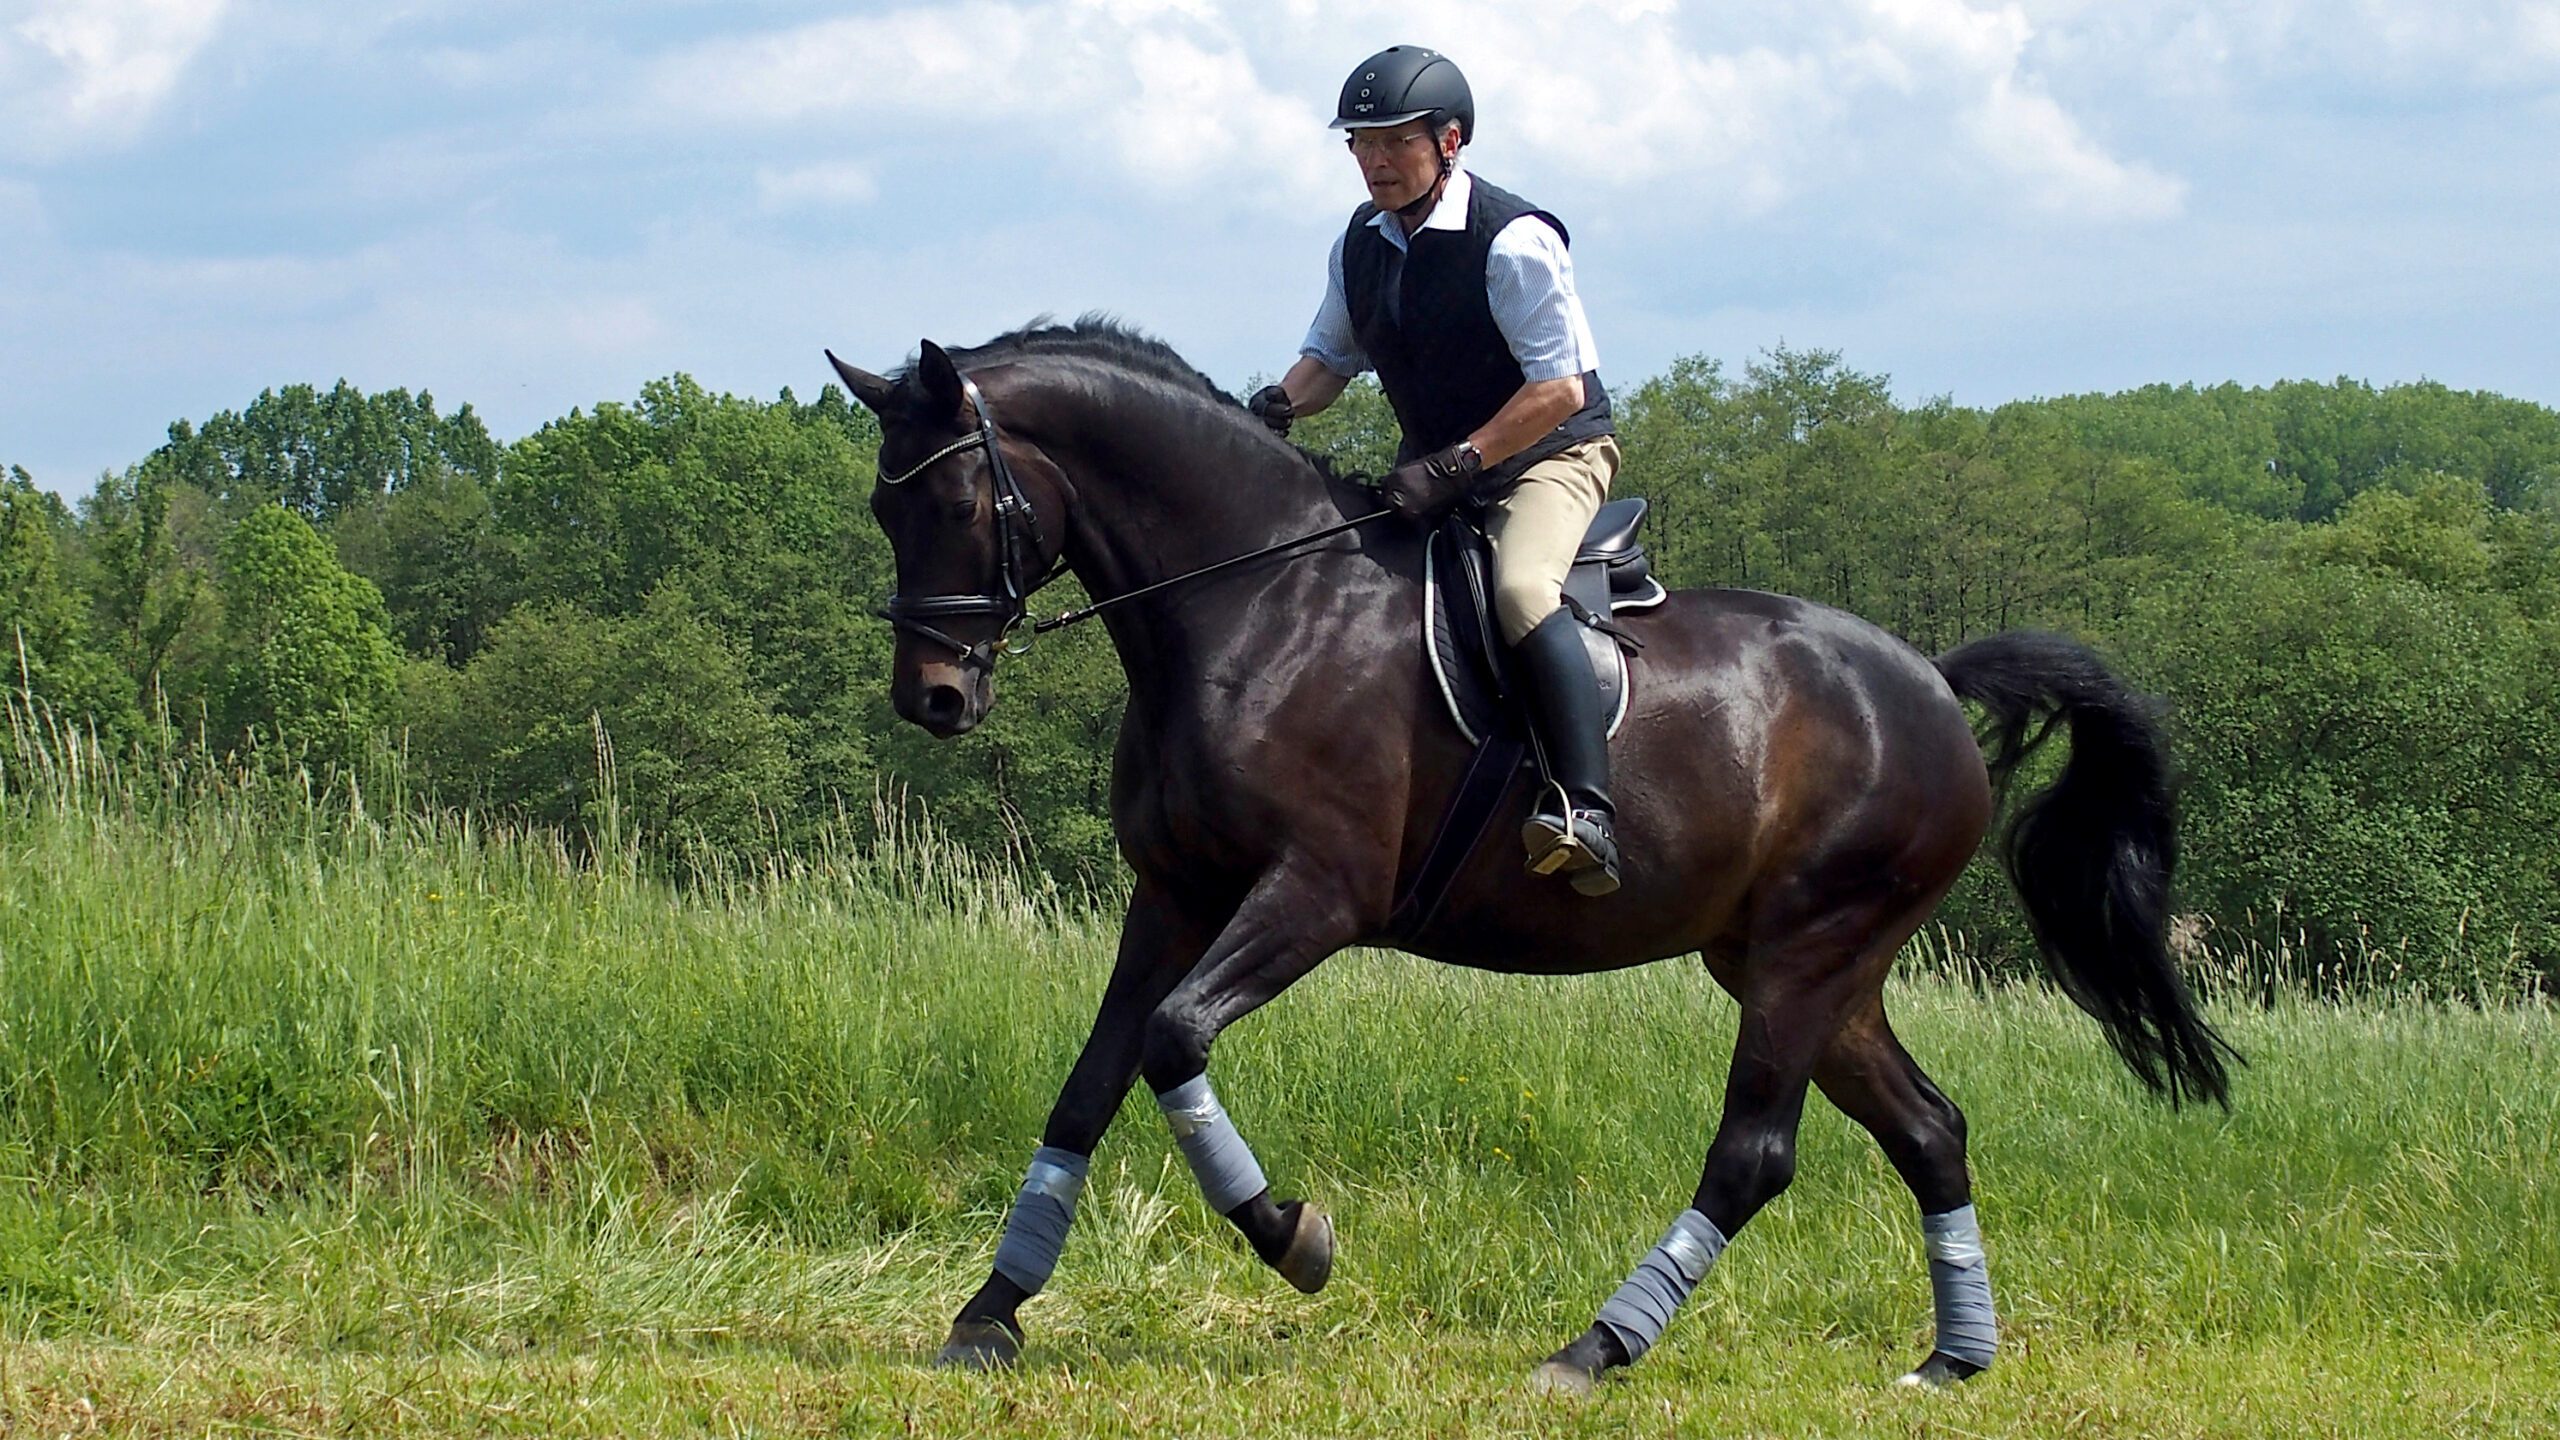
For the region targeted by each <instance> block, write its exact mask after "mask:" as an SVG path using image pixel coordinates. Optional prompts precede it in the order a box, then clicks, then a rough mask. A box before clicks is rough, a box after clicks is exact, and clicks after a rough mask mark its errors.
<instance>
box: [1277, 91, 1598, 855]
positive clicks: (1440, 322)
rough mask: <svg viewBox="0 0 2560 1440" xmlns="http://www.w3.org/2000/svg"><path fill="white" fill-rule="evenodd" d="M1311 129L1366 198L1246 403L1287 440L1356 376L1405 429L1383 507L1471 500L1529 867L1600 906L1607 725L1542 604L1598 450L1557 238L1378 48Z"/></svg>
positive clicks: (1455, 120)
mask: <svg viewBox="0 0 2560 1440" xmlns="http://www.w3.org/2000/svg"><path fill="white" fill-rule="evenodd" d="M1331 128H1333V129H1336V130H1348V131H1349V132H1351V133H1350V135H1349V137H1348V139H1349V143H1350V148H1351V156H1352V159H1353V160H1354V161H1355V162H1357V164H1358V165H1359V167H1360V174H1361V178H1362V179H1363V180H1365V181H1366V182H1367V184H1368V187H1369V203H1367V204H1364V205H1362V206H1361V207H1360V208H1359V209H1358V210H1356V211H1354V212H1353V213H1352V216H1351V223H1350V225H1349V226H1348V227H1347V228H1346V229H1345V230H1344V232H1343V233H1342V234H1341V235H1340V236H1338V237H1337V238H1336V239H1335V240H1334V242H1333V256H1332V260H1331V262H1330V272H1331V273H1330V277H1329V283H1328V285H1327V287H1326V290H1325V298H1324V304H1323V305H1322V306H1321V307H1320V308H1319V309H1318V310H1317V311H1316V318H1315V323H1314V324H1313V325H1312V326H1310V327H1309V328H1308V331H1307V338H1306V341H1305V343H1304V344H1303V345H1302V346H1300V348H1299V352H1298V353H1299V359H1298V361H1297V363H1296V364H1294V365H1292V366H1290V367H1289V373H1288V374H1287V375H1285V376H1283V377H1282V378H1281V381H1280V383H1279V384H1277V385H1269V386H1265V387H1263V388H1262V389H1261V390H1259V391H1257V392H1255V394H1254V396H1253V398H1252V399H1251V400H1250V401H1248V402H1247V405H1248V406H1249V408H1251V410H1252V411H1253V413H1254V414H1255V415H1257V416H1259V417H1261V419H1262V421H1263V423H1264V424H1266V425H1269V426H1270V427H1271V428H1272V429H1273V430H1275V431H1277V432H1279V433H1281V434H1284V435H1285V434H1287V433H1288V430H1289V422H1290V421H1291V420H1292V419H1293V418H1295V417H1298V416H1302V415H1313V414H1315V413H1316V412H1317V411H1320V410H1322V409H1324V408H1325V407H1326V406H1327V405H1330V404H1332V403H1333V401H1334V399H1335V398H1336V397H1337V396H1339V395H1341V393H1342V390H1343V387H1344V386H1346V385H1348V384H1349V383H1350V382H1351V379H1352V377H1354V376H1356V375H1358V374H1360V373H1361V372H1362V371H1364V370H1369V369H1373V368H1374V369H1375V370H1376V371H1377V372H1378V382H1379V384H1380V385H1381V386H1382V387H1383V388H1384V389H1385V390H1386V393H1387V402H1388V404H1390V405H1391V406H1393V407H1394V409H1395V412H1396V422H1397V424H1398V426H1399V427H1400V428H1401V429H1402V430H1403V432H1404V443H1403V445H1402V446H1401V447H1400V448H1399V450H1398V451H1397V459H1398V460H1399V461H1400V462H1401V463H1399V464H1398V465H1397V466H1396V468H1395V469H1394V470H1393V471H1392V472H1390V473H1389V474H1388V476H1387V478H1386V480H1385V481H1384V482H1383V485H1382V487H1381V488H1382V489H1383V491H1384V493H1385V495H1386V498H1387V503H1388V504H1390V505H1392V506H1393V507H1394V508H1396V509H1397V510H1399V511H1402V512H1404V513H1405V514H1408V515H1411V516H1414V517H1416V518H1418V519H1427V518H1429V517H1432V516H1436V515H1438V514H1439V513H1441V512H1442V511H1445V510H1447V509H1448V508H1449V507H1450V506H1452V505H1454V504H1456V503H1457V502H1458V501H1459V500H1461V499H1466V498H1474V499H1477V500H1480V501H1482V502H1484V504H1485V506H1486V510H1485V534H1486V536H1487V538H1488V539H1490V540H1491V541H1492V545H1493V567H1494V611H1495V618H1496V621H1497V622H1498V623H1499V624H1500V626H1501V629H1502V637H1503V639H1504V641H1505V642H1506V643H1508V644H1509V645H1510V646H1511V649H1512V653H1513V655H1515V656H1516V657H1518V660H1519V664H1520V669H1521V670H1522V671H1523V672H1525V673H1526V675H1527V677H1528V681H1529V686H1530V688H1531V690H1532V691H1533V692H1534V693H1535V696H1536V701H1535V704H1534V705H1533V707H1532V710H1533V713H1534V716H1535V723H1536V727H1537V731H1538V740H1539V743H1540V745H1541V747H1542V748H1543V749H1544V751H1545V753H1546V757H1547V763H1548V767H1549V770H1550V772H1551V773H1552V774H1553V776H1554V778H1555V780H1556V782H1557V788H1560V789H1561V791H1562V792H1563V793H1562V794H1561V795H1559V794H1557V793H1556V789H1550V790H1549V791H1548V792H1547V793H1546V794H1545V795H1544V796H1543V797H1542V798H1541V800H1540V802H1539V805H1538V808H1537V811H1536V813H1535V814H1533V815H1532V816H1531V817H1530V820H1529V823H1528V824H1527V826H1526V827H1524V829H1523V830H1522V832H1521V837H1522V839H1523V840H1524V841H1526V842H1527V844H1528V848H1529V870H1530V872H1531V873H1532V874H1538V875H1554V874H1562V875H1565V876H1567V877H1568V878H1569V879H1570V880H1571V881H1572V883H1573V888H1574V889H1576V890H1577V891H1580V892H1581V893H1583V894H1585V895H1606V894H1608V893H1609V892H1611V891H1613V890H1615V889H1617V888H1618V847H1617V839H1616V836H1615V834H1614V833H1613V827H1614V821H1615V810H1614V808H1613V807H1612V806H1611V804H1610V802H1609V749H1608V723H1609V717H1608V715H1607V713H1606V712H1605V711H1604V710H1603V709H1602V706H1601V695H1600V690H1599V687H1598V686H1597V685H1596V684H1595V683H1594V682H1593V678H1592V673H1591V660H1590V657H1589V655H1588V654H1587V653H1586V652H1585V649H1584V646H1583V641H1582V634H1581V623H1580V621H1579V620H1578V619H1577V618H1576V617H1575V616H1574V615H1573V613H1572V612H1571V610H1570V609H1568V608H1566V607H1565V606H1564V605H1563V604H1562V591H1563V586H1564V579H1565V574H1566V572H1567V571H1568V570H1570V569H1571V568H1572V565H1573V555H1574V551H1575V549H1576V547H1577V546H1579V544H1580V543H1581V540H1582V536H1583V532H1584V531H1585V530H1586V529H1588V528H1589V526H1590V524H1591V518H1592V516H1593V515H1594V514H1596V513H1597V512H1598V511H1599V508H1600V504H1601V502H1602V501H1604V500H1606V499H1607V498H1608V494H1609V481H1610V478H1611V477H1612V476H1614V475H1615V474H1616V473H1617V469H1618V442H1617V438H1616V427H1615V426H1614V425H1613V424H1612V423H1611V421H1610V418H1609V396H1608V392H1607V391H1605V390H1603V389H1602V388H1601V385H1600V375H1599V372H1598V368H1597V367H1598V365H1599V353H1598V349H1597V347H1595V346H1594V345H1593V344H1592V340H1591V326H1590V322H1589V321H1587V320H1586V319H1585V318H1584V317H1583V313H1582V301H1581V299H1580V297H1579V296H1577V295H1576V294H1575V293H1574V288H1573V260H1572V257H1571V256H1570V255H1569V254H1568V253H1567V252H1566V249H1565V243H1566V236H1565V228H1564V223H1563V222H1562V221H1560V220H1558V219H1556V218H1555V217H1554V216H1553V215H1550V214H1548V213H1547V212H1545V211H1543V210H1541V209H1539V208H1537V207H1536V206H1534V205H1532V204H1530V203H1529V202H1528V201H1526V200H1523V199H1521V198H1520V197H1518V196H1516V195H1513V194H1511V193H1510V192H1508V191H1506V190H1501V189H1498V188H1496V187H1495V186H1493V185H1491V184H1489V183H1487V182H1485V181H1483V180H1479V179H1476V178H1475V177H1473V176H1471V175H1469V174H1468V173H1467V171H1466V170H1465V169H1464V168H1463V167H1461V166H1460V165H1459V164H1458V151H1459V148H1460V147H1461V146H1463V145H1465V144H1466V143H1467V142H1468V141H1470V140H1472V139H1473V138H1474V136H1475V97H1474V95H1473V94H1472V93H1471V92H1470V91H1469V90H1468V88H1467V80H1466V77H1465V76H1464V75H1461V74H1459V73H1458V67H1457V66H1456V65H1455V64H1452V63H1451V62H1450V61H1449V59H1448V57H1446V56H1444V55H1441V54H1439V53H1438V52H1436V51H1432V50H1425V49H1422V48H1421V47H1419V46H1413V45H1398V46H1394V47H1392V48H1390V49H1386V50H1381V51H1379V52H1378V53H1377V54H1375V55H1372V56H1370V57H1369V58H1368V59H1367V60H1364V61H1362V62H1361V63H1360V65H1359V67H1358V68H1357V69H1355V70H1353V71H1352V72H1351V78H1350V79H1348V80H1346V81H1344V82H1343V86H1342V98H1341V101H1340V103H1339V104H1338V105H1337V106H1336V108H1335V114H1334V119H1333V124H1332V126H1331Z"/></svg>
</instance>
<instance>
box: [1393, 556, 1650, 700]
mask: <svg viewBox="0 0 2560 1440" xmlns="http://www.w3.org/2000/svg"><path fill="white" fill-rule="evenodd" d="M1472 558H1473V557H1470V556H1465V555H1459V556H1458V557H1456V558H1455V559H1454V560H1452V559H1451V558H1450V547H1449V545H1448V542H1447V537H1446V536H1445V535H1444V534H1441V533H1436V532H1435V533H1434V534H1433V535H1432V537H1431V543H1430V544H1429V545H1427V546H1425V547H1424V549H1423V560H1422V597H1423V598H1422V643H1423V650H1424V653H1426V654H1427V655H1428V656H1429V657H1430V660H1431V674H1432V677H1433V678H1434V679H1435V680H1436V681H1437V682H1438V683H1439V689H1440V699H1441V702H1442V703H1443V704H1444V705H1445V706H1446V707H1447V708H1448V711H1449V718H1450V720H1451V721H1453V722H1454V723H1455V724H1456V725H1457V727H1458V733H1459V734H1461V735H1464V736H1466V737H1467V743H1469V744H1471V745H1478V744H1482V743H1484V741H1485V740H1486V738H1487V737H1490V736H1518V735H1519V734H1520V733H1521V728H1522V727H1521V722H1520V721H1519V720H1517V719H1515V718H1514V715H1513V711H1512V703H1513V702H1511V701H1510V700H1508V699H1506V695H1507V693H1508V690H1509V688H1510V686H1509V682H1508V679H1507V677H1506V676H1505V675H1504V674H1503V673H1502V670H1501V668H1500V662H1499V660H1498V658H1497V655H1498V652H1499V651H1500V649H1501V648H1502V647H1501V642H1500V641H1499V639H1498V638H1497V631H1496V629H1495V627H1494V623H1493V596H1492V592H1491V590H1490V589H1489V588H1488V585H1487V582H1486V579H1485V577H1484V575H1483V574H1482V572H1481V571H1480V570H1479V569H1478V568H1477V567H1476V566H1475V565H1473V564H1471V563H1469V562H1470V560H1471V559H1472ZM1651 603H1654V604H1659V603H1660V601H1659V600H1654V601H1652V602H1651ZM1619 608H1621V609H1626V608H1629V607H1627V606H1624V605H1621V606H1620V607H1619ZM1582 643H1583V646H1584V648H1585V649H1586V650H1588V651H1589V652H1590V655H1591V664H1592V674H1593V676H1594V678H1595V679H1597V680H1598V682H1599V684H1600V693H1601V695H1602V697H1603V698H1604V699H1605V700H1606V701H1607V703H1608V706H1609V733H1610V734H1611V735H1613V736H1614V735H1616V734H1617V733H1618V727H1619V726H1620V725H1622V724H1624V723H1626V718H1627V689H1628V685H1627V656H1626V652H1625V651H1623V650H1621V649H1619V648H1618V644H1617V642H1616V641H1614V640H1612V639H1610V638H1609V637H1608V636H1606V635H1603V634H1601V633H1600V632H1599V631H1597V630H1593V629H1590V628H1588V627H1585V628H1584V629H1583V632H1582Z"/></svg>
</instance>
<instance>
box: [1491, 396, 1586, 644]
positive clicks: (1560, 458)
mask: <svg viewBox="0 0 2560 1440" xmlns="http://www.w3.org/2000/svg"><path fill="white" fill-rule="evenodd" d="M1617 473H1618V441H1617V437H1616V436H1613V435H1602V436H1600V437H1598V438H1597V439H1592V440H1585V441H1583V442H1582V443H1581V444H1579V445H1576V446H1574V447H1573V448H1571V449H1569V450H1565V451H1562V452H1559V453H1557V454H1554V455H1550V456H1548V457H1547V458H1546V459H1544V460H1541V461H1539V462H1538V463H1537V464H1535V465H1532V466H1530V467H1529V468H1528V470H1527V471H1526V472H1525V473H1524V474H1522V475H1521V477H1520V483H1519V484H1517V485H1515V486H1513V487H1512V488H1511V493H1510V494H1508V495H1505V496H1503V497H1502V498H1501V499H1500V500H1498V501H1496V502H1494V505H1493V507H1492V509H1491V510H1490V511H1489V512H1487V514H1486V515H1485V526H1484V533H1485V538H1486V539H1488V540H1491V541H1492V542H1493V611H1494V618H1495V619H1496V620H1497V621H1498V622H1500V624H1501V626H1502V638H1503V640H1504V641H1505V642H1506V643H1509V644H1513V645H1517V644H1519V643H1520V641H1521V639H1522V637H1524V636H1526V635H1527V634H1528V633H1529V632H1530V631H1532V630H1535V629H1537V628H1538V622H1539V621H1541V620H1544V619H1546V618H1547V617H1548V616H1549V615H1552V614H1554V613H1555V610H1556V606H1557V605H1558V604H1560V603H1562V602H1561V600H1560V598H1559V597H1561V596H1562V595H1563V594H1564V577H1565V573H1566V572H1567V571H1569V570H1571V569H1572V568H1573V552H1574V551H1575V550H1576V549H1577V548H1579V547H1580V546H1581V544H1582V536H1583V532H1585V531H1587V530H1589V529H1590V528H1591V517H1592V516H1594V515H1597V514H1599V513H1600V504H1601V502H1602V501H1604V500H1607V499H1608V498H1609V480H1610V478H1611V477H1612V476H1614V475H1616V474H1617Z"/></svg>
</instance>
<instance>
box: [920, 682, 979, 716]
mask: <svg viewBox="0 0 2560 1440" xmlns="http://www.w3.org/2000/svg"><path fill="white" fill-rule="evenodd" d="M968 710H969V698H968V697H967V696H965V695H963V694H961V693H960V687H959V686H957V685H936V686H933V687H932V688H930V689H928V690H926V691H925V692H924V723H926V724H927V725H957V724H959V723H960V717H961V716H962V715H965V714H967V713H968Z"/></svg>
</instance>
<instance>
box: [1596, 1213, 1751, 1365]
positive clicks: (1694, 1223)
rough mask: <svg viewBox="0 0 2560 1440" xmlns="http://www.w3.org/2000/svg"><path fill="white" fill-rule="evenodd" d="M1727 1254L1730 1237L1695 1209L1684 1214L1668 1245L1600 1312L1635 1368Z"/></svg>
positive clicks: (1640, 1265)
mask: <svg viewBox="0 0 2560 1440" xmlns="http://www.w3.org/2000/svg"><path fill="white" fill-rule="evenodd" d="M1723 1253H1724V1232H1723V1231H1721V1230H1718V1229H1717V1228H1716V1222H1714V1221H1713V1220H1710V1219H1708V1218H1707V1217H1706V1216H1704V1215H1701V1214H1699V1213H1698V1212H1697V1211H1695V1210H1683V1211H1681V1212H1680V1218H1679V1219H1677V1220H1674V1221H1672V1222H1671V1229H1670V1230H1669V1231H1667V1232H1665V1233H1664V1235H1663V1237H1662V1243H1661V1244H1659V1245H1656V1246H1654V1247H1653V1250H1652V1252H1651V1253H1649V1254H1647V1255H1646V1256H1645V1257H1644V1259H1643V1260H1641V1261H1639V1262H1638V1263H1637V1265H1636V1269H1635V1273H1634V1274H1632V1275H1629V1276H1628V1277H1627V1283H1626V1284H1624V1285H1621V1286H1619V1287H1618V1293H1617V1294H1615V1295H1612V1296H1610V1297H1609V1303H1608V1304H1606V1305H1603V1306H1601V1307H1600V1319H1599V1323H1600V1324H1602V1325H1604V1326H1606V1327H1608V1330H1609V1333H1610V1334H1612V1335H1615V1336H1617V1337H1618V1343H1619V1344H1620V1345H1622V1346H1625V1347H1626V1351H1627V1361H1628V1363H1630V1364H1632V1363H1634V1362H1635V1361H1637V1360H1639V1359H1641V1358H1643V1356H1644V1352H1646V1351H1647V1350H1650V1349H1652V1348H1653V1342H1654V1341H1656V1340H1659V1339H1661V1338H1662V1330H1663V1327H1664V1326H1666V1325H1669V1324H1670V1323H1671V1317H1672V1315H1673V1314H1674V1313H1675V1312H1677V1311H1678V1310H1679V1308H1680V1306H1681V1304H1682V1302H1684V1301H1686V1300H1687V1299H1688V1298H1689V1292H1690V1291H1692V1290H1695V1289H1697V1288H1698V1282H1699V1281H1701V1280H1703V1279H1705V1278H1707V1268H1708V1267H1709V1266H1711V1265H1713V1264H1715V1263H1716V1257H1717V1256H1718V1255H1721V1254H1723Z"/></svg>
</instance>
